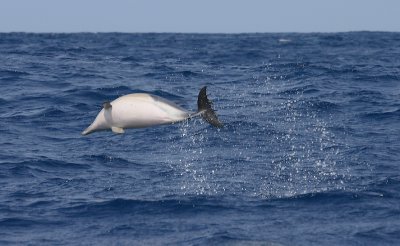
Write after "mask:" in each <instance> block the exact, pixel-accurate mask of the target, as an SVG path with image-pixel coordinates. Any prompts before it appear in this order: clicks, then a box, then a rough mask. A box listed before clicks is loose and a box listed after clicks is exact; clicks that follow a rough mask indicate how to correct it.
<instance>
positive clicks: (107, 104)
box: [103, 102, 112, 109]
mask: <svg viewBox="0 0 400 246" xmlns="http://www.w3.org/2000/svg"><path fill="white" fill-rule="evenodd" d="M103 108H104V109H109V108H112V105H111V103H110V102H105V103H103Z"/></svg>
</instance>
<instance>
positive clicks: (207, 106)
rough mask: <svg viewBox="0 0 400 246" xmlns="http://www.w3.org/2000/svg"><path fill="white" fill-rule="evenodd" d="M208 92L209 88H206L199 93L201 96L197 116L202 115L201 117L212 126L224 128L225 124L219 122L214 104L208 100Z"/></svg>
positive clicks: (198, 99) (198, 101) (198, 100)
mask: <svg viewBox="0 0 400 246" xmlns="http://www.w3.org/2000/svg"><path fill="white" fill-rule="evenodd" d="M206 90H207V86H204V87H203V88H201V90H200V92H199V96H198V98H197V107H198V111H197V114H200V115H201V117H203V119H204V120H205V121H207V122H208V123H210V124H211V125H212V126H215V127H222V126H223V124H222V123H221V122H220V121H219V120H218V117H217V115H216V113H215V111H214V109H212V102H211V101H210V100H208V98H207V93H206Z"/></svg>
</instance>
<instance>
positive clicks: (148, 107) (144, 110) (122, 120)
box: [104, 94, 188, 128]
mask: <svg viewBox="0 0 400 246" xmlns="http://www.w3.org/2000/svg"><path fill="white" fill-rule="evenodd" d="M111 105H112V108H111V110H109V111H108V110H106V111H105V112H104V114H105V119H106V121H107V122H109V124H110V125H111V126H116V127H121V128H140V127H147V126H154V125H161V124H167V123H172V122H175V121H179V120H183V119H185V118H187V116H188V113H187V112H186V111H183V110H181V109H179V108H175V107H172V106H170V105H168V104H165V103H164V102H161V101H157V100H154V99H153V97H152V96H149V95H147V94H134V95H127V96H124V97H121V98H118V99H117V100H115V101H113V102H111Z"/></svg>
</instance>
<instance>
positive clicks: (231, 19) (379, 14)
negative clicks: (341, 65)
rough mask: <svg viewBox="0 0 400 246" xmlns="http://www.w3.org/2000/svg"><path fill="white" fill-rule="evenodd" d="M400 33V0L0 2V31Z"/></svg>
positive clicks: (43, 0) (90, 0) (20, 0)
mask: <svg viewBox="0 0 400 246" xmlns="http://www.w3.org/2000/svg"><path fill="white" fill-rule="evenodd" d="M345 31H394V32H399V31H400V0H247V1H246V0H242V1H239V0H198V1H194V0H64V1H61V0H0V32H183V33H252V32H345Z"/></svg>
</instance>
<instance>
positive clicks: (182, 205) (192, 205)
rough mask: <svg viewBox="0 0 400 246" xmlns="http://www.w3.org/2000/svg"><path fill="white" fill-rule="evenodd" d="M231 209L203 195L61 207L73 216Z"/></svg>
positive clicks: (176, 212)
mask: <svg viewBox="0 0 400 246" xmlns="http://www.w3.org/2000/svg"><path fill="white" fill-rule="evenodd" d="M223 209H229V206H228V207H227V206H225V205H223V204H221V203H220V202H218V200H212V199H211V200H209V199H206V198H201V197H193V198H192V199H182V200H175V199H173V200H169V199H165V200H136V199H122V198H117V199H111V200H106V201H100V202H86V203H83V204H78V205H72V206H69V207H65V208H60V212H62V213H64V214H66V215H68V216H71V217H75V216H83V217H92V216H104V215H127V214H154V215H160V214H161V215H162V214H170V213H175V214H186V213H191V212H193V211H197V212H202V211H207V212H210V211H220V210H223Z"/></svg>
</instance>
